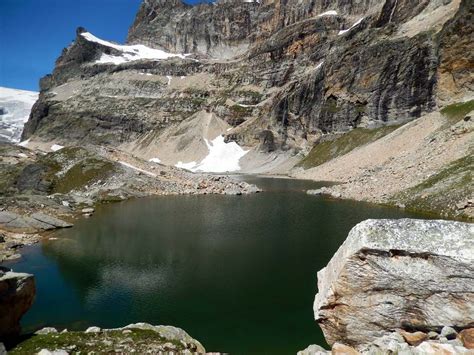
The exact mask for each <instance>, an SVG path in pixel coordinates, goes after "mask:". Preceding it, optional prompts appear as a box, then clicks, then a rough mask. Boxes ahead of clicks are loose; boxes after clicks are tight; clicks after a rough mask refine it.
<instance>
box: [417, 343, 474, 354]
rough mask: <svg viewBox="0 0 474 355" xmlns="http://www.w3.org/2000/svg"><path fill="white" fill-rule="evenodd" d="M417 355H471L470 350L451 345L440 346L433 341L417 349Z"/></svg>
mask: <svg viewBox="0 0 474 355" xmlns="http://www.w3.org/2000/svg"><path fill="white" fill-rule="evenodd" d="M415 351H416V352H415V354H417V355H418V354H420V355H424V354H433V355H435V354H442V355H459V354H466V355H471V354H470V352H469V350H468V349H466V348H464V347H461V346H453V345H451V344H440V343H435V342H431V341H425V342H423V343H421V344H420V345H418V346H417V347H416V348H415Z"/></svg>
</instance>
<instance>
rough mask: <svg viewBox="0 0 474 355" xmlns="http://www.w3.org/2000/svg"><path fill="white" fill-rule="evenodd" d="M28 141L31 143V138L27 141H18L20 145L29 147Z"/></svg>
mask: <svg viewBox="0 0 474 355" xmlns="http://www.w3.org/2000/svg"><path fill="white" fill-rule="evenodd" d="M28 143H30V140H29V139H27V140H26V141H23V142H20V143H18V145H19V146H21V147H27V146H28Z"/></svg>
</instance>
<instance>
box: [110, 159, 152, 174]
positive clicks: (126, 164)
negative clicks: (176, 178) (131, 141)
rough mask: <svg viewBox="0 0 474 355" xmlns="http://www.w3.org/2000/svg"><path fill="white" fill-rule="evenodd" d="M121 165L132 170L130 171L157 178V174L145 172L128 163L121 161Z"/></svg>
mask: <svg viewBox="0 0 474 355" xmlns="http://www.w3.org/2000/svg"><path fill="white" fill-rule="evenodd" d="M119 163H120V164H122V165H123V166H126V167H127V168H130V169H133V170H136V171H139V172H141V173H143V174H146V175H148V176H151V177H156V176H157V175H156V174H153V173H152V172H151V171H147V170H143V169H140V168H137V167H136V166H135V165H132V164H129V163H127V162H124V161H119Z"/></svg>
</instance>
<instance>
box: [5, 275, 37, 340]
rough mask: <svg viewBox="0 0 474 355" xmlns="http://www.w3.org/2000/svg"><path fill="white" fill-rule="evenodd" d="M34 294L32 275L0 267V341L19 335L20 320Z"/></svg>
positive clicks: (29, 305)
mask: <svg viewBox="0 0 474 355" xmlns="http://www.w3.org/2000/svg"><path fill="white" fill-rule="evenodd" d="M35 294H36V288H35V280H34V277H33V275H30V274H22V273H16V272H13V271H11V270H10V269H6V268H4V267H0V341H2V340H3V341H5V340H11V339H12V337H15V336H17V335H18V334H19V333H20V319H21V317H22V316H23V315H24V314H25V313H26V312H27V311H28V310H29V309H30V307H31V305H32V304H33V300H34V298H35Z"/></svg>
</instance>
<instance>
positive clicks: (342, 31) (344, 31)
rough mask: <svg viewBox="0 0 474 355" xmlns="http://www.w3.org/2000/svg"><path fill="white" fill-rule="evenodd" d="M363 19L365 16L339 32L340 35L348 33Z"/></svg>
mask: <svg viewBox="0 0 474 355" xmlns="http://www.w3.org/2000/svg"><path fill="white" fill-rule="evenodd" d="M363 19H364V17H362V18H360V19H358V20H357V21H356V23H354V24H353V25H352V26H351V27H349V28H348V29H347V30H340V31H339V33H338V35H339V36H340V35H343V34H344V33H346V32H349V31H350V30H352V29H353V28H354V27H356V26H358V25H359V24H360V23H361V22H362V20H363Z"/></svg>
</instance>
